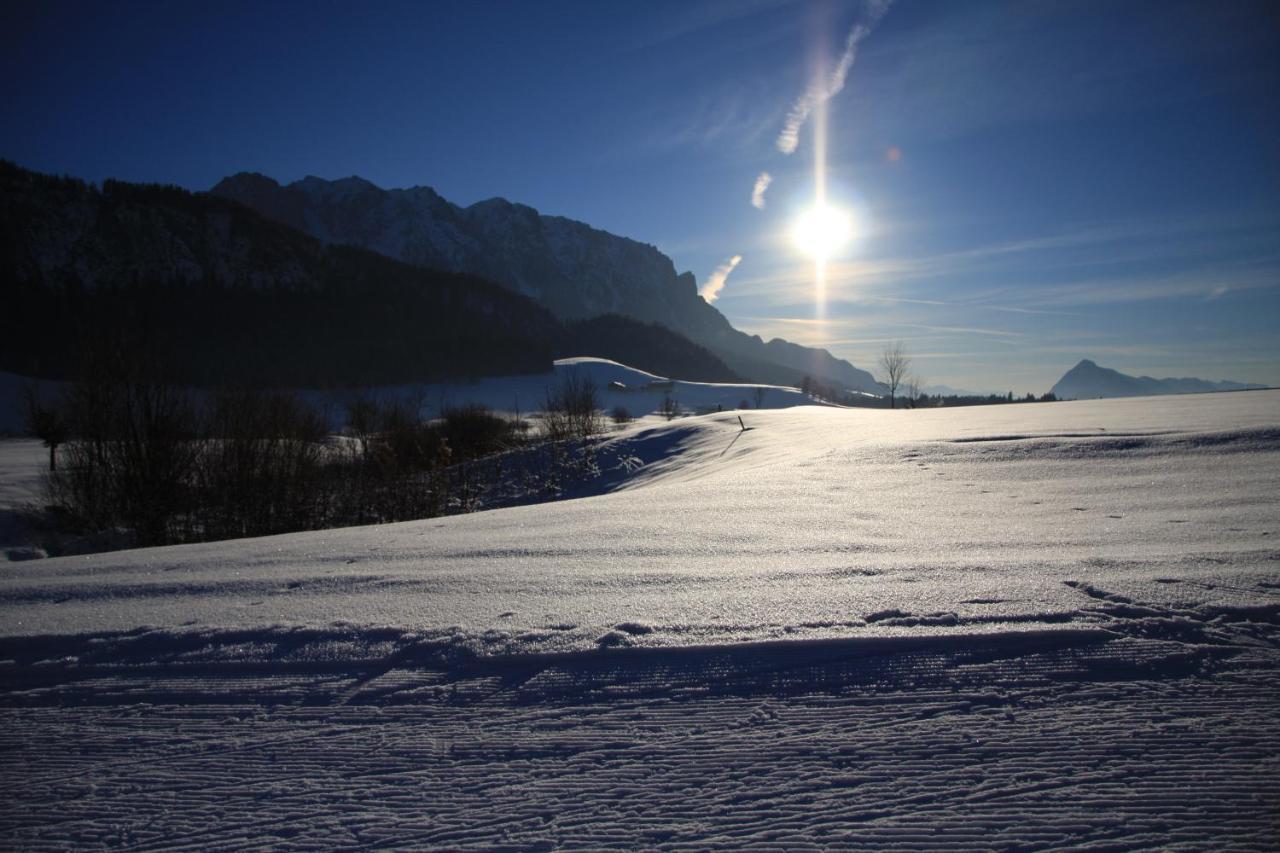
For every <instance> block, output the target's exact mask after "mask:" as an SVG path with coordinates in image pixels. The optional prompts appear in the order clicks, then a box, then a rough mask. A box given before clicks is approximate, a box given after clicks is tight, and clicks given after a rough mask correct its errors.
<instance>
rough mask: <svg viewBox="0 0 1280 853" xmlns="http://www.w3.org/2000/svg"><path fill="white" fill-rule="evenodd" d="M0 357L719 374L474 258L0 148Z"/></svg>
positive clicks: (708, 359) (673, 343)
mask: <svg viewBox="0 0 1280 853" xmlns="http://www.w3.org/2000/svg"><path fill="white" fill-rule="evenodd" d="M0 280H3V282H4V291H5V296H6V300H5V307H6V310H5V312H3V320H4V328H5V334H4V335H3V336H0V370H11V371H13V372H16V373H22V374H25V375H28V376H32V377H40V378H48V379H65V378H70V377H71V376H73V375H76V374H77V372H78V371H80V370H81V369H82V368H83V367H84V364H85V361H86V354H85V352H84V350H85V349H86V343H87V342H89V341H91V340H94V339H97V338H100V337H102V336H104V335H109V336H111V337H113V338H114V339H115V342H114V344H113V345H117V344H126V345H128V346H129V347H131V348H135V349H136V348H138V347H139V346H140V345H144V344H145V346H146V347H155V348H158V349H159V350H160V351H162V353H163V357H162V358H160V359H156V358H152V359H151V361H153V362H157V363H163V364H164V365H165V367H166V368H167V369H170V370H172V371H173V372H174V373H175V374H176V376H175V378H181V379H183V380H184V381H188V382H193V383H196V384H216V383H221V382H229V381H234V382H241V381H251V382H256V383H265V384H270V385H286V386H312V387H315V386H320V387H324V386H332V385H353V384H354V385H368V384H387V383H398V382H418V381H432V380H440V379H450V380H452V379H469V378H476V377H480V376H494V375H505V374H517V373H534V372H544V371H546V370H549V369H550V367H551V361H552V359H553V358H559V357H566V356H577V355H583V354H584V353H583V352H581V351H579V349H578V348H579V347H580V346H591V347H593V348H594V349H596V350H598V351H597V352H592V353H591V354H592V355H598V356H601V357H604V358H616V359H625V360H627V361H629V362H631V363H633V364H635V365H636V366H637V367H640V368H642V369H648V370H652V371H655V372H660V373H662V374H663V375H670V376H673V377H675V378H681V379H694V380H703V381H733V380H735V379H736V378H737V377H736V374H734V373H733V372H732V371H730V370H729V369H728V368H727V367H726V366H725V365H724V364H723V363H722V362H721V361H720V360H719V359H717V358H715V356H713V355H711V354H710V353H709V352H707V351H706V350H705V349H703V348H701V347H698V346H696V345H695V344H693V343H691V342H690V341H688V340H687V339H684V338H683V337H681V336H679V335H678V334H676V333H674V332H671V331H669V330H668V329H666V328H659V327H657V326H653V325H650V324H645V323H641V322H639V321H637V320H634V319H628V318H622V317H618V316H616V315H603V316H599V317H595V318H592V319H591V320H584V321H581V322H577V323H566V322H565V321H563V320H560V319H557V318H556V317H555V316H553V315H552V314H551V312H550V311H548V310H547V309H545V308H543V307H542V306H540V305H539V304H537V303H536V302H534V301H533V300H531V299H529V298H528V297H526V296H523V295H521V294H519V293H514V292H512V291H511V290H510V289H509V288H505V287H502V286H500V285H498V284H495V283H493V282H491V281H487V280H485V279H483V278H480V277H478V276H476V275H473V274H469V273H465V272H450V271H445V270H440V269H438V268H436V269H429V268H424V267H420V266H415V265H412V264H407V263H404V262H402V261H398V260H395V259H393V258H390V257H388V256H386V255H383V254H380V253H377V252H373V251H370V250H368V249H363V248H360V247H357V246H350V245H340V244H337V243H324V242H322V241H320V240H318V239H316V238H314V237H311V236H309V235H308V234H306V233H303V232H302V231H299V230H298V229H296V228H294V227H291V226H290V225H289V224H286V223H282V222H279V221H275V220H272V219H270V218H267V217H265V216H263V215H261V214H259V213H257V212H256V211H254V210H252V209H250V208H249V207H246V206H245V205H243V204H240V203H238V202H236V201H232V200H228V199H225V198H220V197H217V196H213V195H210V194H208V193H190V192H187V191H186V190H183V189H180V188H177V187H168V186H158V185H146V184H132V183H126V182H122V181H106V182H104V183H103V184H102V186H101V187H97V186H94V185H91V184H87V183H85V182H84V181H80V180H77V179H74V178H58V177H53V176H49V175H41V174H39V173H36V172H31V171H28V170H25V169H22V168H20V167H18V166H16V165H14V164H11V163H7V162H3V161H0Z"/></svg>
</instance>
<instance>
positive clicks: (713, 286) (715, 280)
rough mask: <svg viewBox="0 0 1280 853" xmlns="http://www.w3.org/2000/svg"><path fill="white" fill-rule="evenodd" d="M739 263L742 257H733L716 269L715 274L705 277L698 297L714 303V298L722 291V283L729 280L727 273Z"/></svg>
mask: <svg viewBox="0 0 1280 853" xmlns="http://www.w3.org/2000/svg"><path fill="white" fill-rule="evenodd" d="M740 263H742V255H734V256H733V257H732V258H730V259H729V260H727V261H725V262H724V263H722V264H721V265H720V266H718V267H716V269H715V272H713V273H711V275H709V276H707V280H706V281H705V282H704V283H703V285H702V288H701V289H700V290H699V291H698V295H699V296H701V297H702V298H703V299H705V300H707V302H715V301H716V297H717V296H719V295H720V291H721V290H723V289H724V283H725V282H726V281H728V280H729V273H731V272H733V271H734V269H735V268H736V267H737V266H738V264H740Z"/></svg>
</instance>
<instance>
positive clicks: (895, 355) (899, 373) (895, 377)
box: [880, 341, 911, 409]
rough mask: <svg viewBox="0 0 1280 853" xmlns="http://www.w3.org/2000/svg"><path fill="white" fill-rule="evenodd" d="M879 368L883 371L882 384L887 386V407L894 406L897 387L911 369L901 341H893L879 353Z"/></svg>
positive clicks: (909, 359) (908, 357) (909, 357)
mask: <svg viewBox="0 0 1280 853" xmlns="http://www.w3.org/2000/svg"><path fill="white" fill-rule="evenodd" d="M880 369H881V370H883V371H884V375H885V380H884V384H886V385H888V386H889V408H891V409H892V408H894V406H895V402H894V400H895V398H896V397H897V395H898V388H900V387H901V386H902V384H903V383H904V382H905V381H906V378H907V373H908V372H909V371H910V370H911V356H909V355H907V348H906V347H905V346H903V344H902V341H894V342H893V343H891V344H889V345H888V346H886V347H885V348H884V352H882V353H880Z"/></svg>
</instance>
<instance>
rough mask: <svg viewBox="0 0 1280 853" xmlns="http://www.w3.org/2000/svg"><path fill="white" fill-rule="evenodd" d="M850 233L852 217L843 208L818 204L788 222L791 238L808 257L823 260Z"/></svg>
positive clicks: (847, 240)
mask: <svg viewBox="0 0 1280 853" xmlns="http://www.w3.org/2000/svg"><path fill="white" fill-rule="evenodd" d="M852 237H853V219H852V217H850V216H849V214H848V213H846V212H845V211H843V210H838V209H836V208H834V207H830V206H828V205H826V204H817V205H814V206H813V207H811V208H809V209H808V210H806V211H805V212H804V213H803V214H802V215H801V216H800V218H799V219H797V220H796V222H795V225H793V226H791V242H792V243H794V244H795V247H796V248H797V249H799V250H800V251H802V252H804V253H805V254H806V255H808V256H809V257H811V258H813V259H814V260H818V261H825V260H826V259H827V258H830V257H831V256H832V255H834V254H836V253H837V252H839V251H840V249H842V248H843V247H844V245H845V244H846V243H848V242H849V240H850V239H851V238H852Z"/></svg>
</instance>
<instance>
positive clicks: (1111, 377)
mask: <svg viewBox="0 0 1280 853" xmlns="http://www.w3.org/2000/svg"><path fill="white" fill-rule="evenodd" d="M1265 387H1266V386H1265V385H1251V384H1249V383H1245V382H1230V381H1227V380H1223V381H1220V382H1214V381H1211V380H1208V379H1194V378H1191V377H1181V378H1171V379H1154V378H1152V377H1150V376H1129V375H1127V374H1124V373H1121V372H1120V371H1118V370H1112V369H1111V368H1109V367H1100V366H1099V365H1098V364H1097V363H1096V362H1093V361H1090V360H1089V359H1087V358H1086V359H1083V360H1082V361H1081V362H1080V363H1079V364H1077V365H1076V366H1075V367H1073V368H1071V369H1070V370H1068V371H1067V372H1066V373H1065V374H1063V376H1062V378H1061V379H1059V380H1058V381H1057V383H1056V384H1055V385H1054V386H1053V388H1052V389H1051V393H1052V394H1053V395H1054V396H1055V397H1057V398H1058V399H1061V400H1085V399H1089V398H1093V397H1149V396H1155V395H1159V394H1201V393H1204V392H1207V391H1245V390H1248V389H1257V388H1265Z"/></svg>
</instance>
